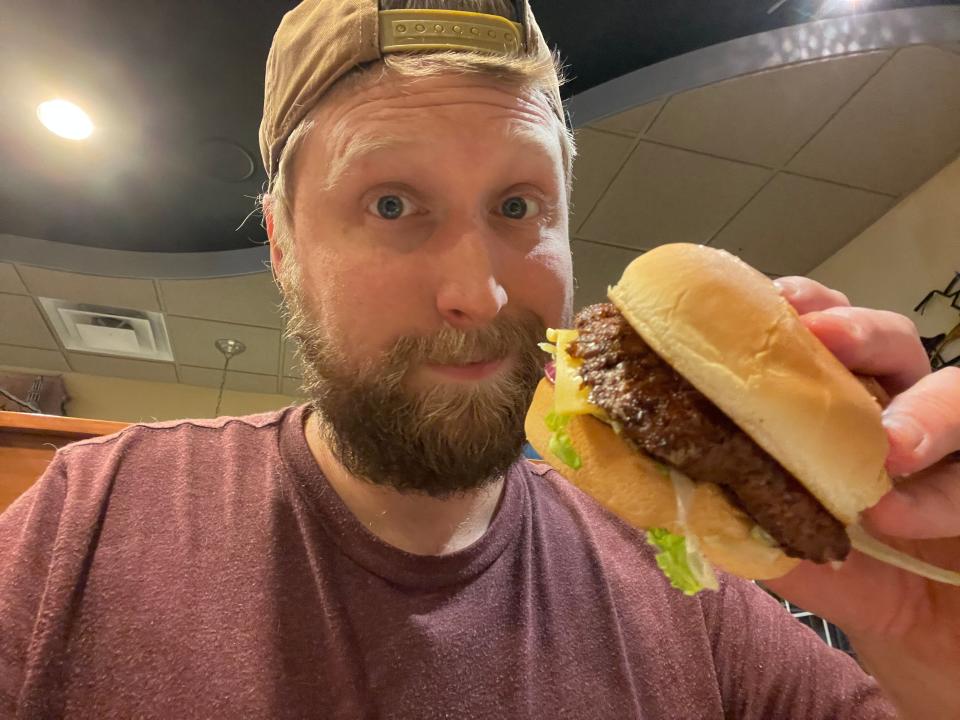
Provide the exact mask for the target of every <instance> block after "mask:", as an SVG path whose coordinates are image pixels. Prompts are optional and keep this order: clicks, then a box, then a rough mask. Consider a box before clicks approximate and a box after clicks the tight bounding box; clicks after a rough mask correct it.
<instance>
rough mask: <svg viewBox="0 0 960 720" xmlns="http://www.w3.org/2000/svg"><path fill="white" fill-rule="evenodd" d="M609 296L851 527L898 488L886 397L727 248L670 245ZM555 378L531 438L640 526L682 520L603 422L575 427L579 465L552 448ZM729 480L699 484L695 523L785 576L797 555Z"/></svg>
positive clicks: (744, 560) (742, 562) (532, 419)
mask: <svg viewBox="0 0 960 720" xmlns="http://www.w3.org/2000/svg"><path fill="white" fill-rule="evenodd" d="M608 294H609V298H610V301H611V302H612V303H613V304H614V305H615V306H616V307H617V309H618V310H619V311H620V313H621V314H622V315H623V316H624V318H625V319H626V320H627V322H629V324H630V325H631V326H632V327H633V329H634V330H636V332H637V333H638V334H639V335H640V336H641V337H642V338H643V340H644V341H645V342H646V343H647V344H648V345H649V346H650V347H651V348H652V349H653V350H654V351H655V352H656V353H657V354H658V355H659V356H660V357H661V358H662V359H663V360H664V361H666V362H667V363H668V364H669V365H671V366H672V367H673V368H674V369H675V370H676V371H677V372H679V373H680V374H681V375H682V376H683V377H684V378H685V379H686V380H687V381H688V382H689V383H690V384H691V385H693V386H694V387H695V388H696V389H697V390H699V391H700V392H701V393H702V394H703V395H705V396H706V397H707V398H708V399H709V400H710V401H712V402H713V403H714V404H715V405H716V406H717V407H718V408H719V409H720V410H721V411H723V412H724V413H725V414H726V415H727V417H729V418H730V419H731V420H733V421H734V422H735V423H736V424H737V426H739V428H740V429H741V430H742V431H743V432H745V433H746V434H747V435H748V436H750V437H751V438H752V439H753V440H754V442H755V443H757V445H759V446H760V447H761V448H762V449H763V450H764V451H766V452H767V453H768V454H769V455H770V456H772V457H773V458H774V459H775V460H777V461H778V462H779V463H780V464H781V465H782V466H783V467H784V468H785V469H786V470H787V471H788V472H790V473H791V474H792V475H793V476H794V477H795V478H796V479H797V480H798V481H799V482H800V483H801V484H802V485H804V486H805V487H806V488H807V490H809V491H810V493H811V494H812V495H813V496H814V497H815V498H816V499H817V500H818V501H819V502H820V503H821V504H822V505H823V507H824V508H825V509H826V510H827V511H828V512H829V513H830V514H831V515H833V516H834V517H835V518H837V519H838V520H839V521H840V522H841V523H843V524H844V525H851V524H853V523H855V522H856V521H857V518H858V516H859V514H860V513H861V512H862V511H863V510H865V509H866V508H868V507H870V506H871V505H873V504H874V503H876V502H877V501H878V500H879V499H880V498H881V497H882V496H883V495H884V494H885V493H886V492H887V491H888V490H889V489H890V487H891V483H890V479H889V477H888V476H887V474H886V472H885V471H884V462H885V459H886V455H887V439H886V433H885V431H884V429H883V426H882V425H881V422H880V412H881V409H880V405H879V403H878V402H877V401H876V400H875V399H874V397H873V396H871V394H870V393H869V392H868V391H867V390H866V389H865V388H864V386H863V385H862V384H861V382H860V381H859V380H858V379H857V378H856V377H855V376H854V375H853V374H852V373H851V372H850V371H849V370H847V368H846V367H844V366H843V365H842V364H841V363H840V362H839V361H838V360H837V359H836V358H835V357H834V356H833V355H832V354H831V353H830V352H829V351H828V350H827V349H826V347H825V346H824V345H823V344H822V343H820V341H819V340H818V339H817V338H816V337H815V336H814V335H813V334H812V333H811V332H810V331H809V330H808V329H807V328H806V327H805V326H804V325H803V323H802V322H801V321H800V318H799V316H798V315H797V313H796V311H795V310H794V309H793V307H792V306H791V305H790V304H789V303H788V302H787V301H786V300H784V298H783V297H782V296H781V295H780V293H779V292H778V290H777V288H776V286H775V285H774V284H773V283H772V282H771V281H770V280H769V279H768V278H767V277H766V276H764V275H763V274H762V273H759V272H757V271H756V270H754V269H753V268H751V267H749V266H748V265H747V264H745V263H744V262H742V261H741V260H739V259H738V258H735V257H734V256H732V255H730V254H729V253H726V252H724V251H722V250H717V249H715V248H709V247H705V246H702V245H688V244H674V245H664V246H660V247H658V248H656V249H654V250H652V251H650V252H648V253H645V254H644V255H642V256H640V257H638V258H637V259H635V260H634V261H633V262H631V263H630V265H629V266H628V267H627V268H626V270H625V271H624V273H623V276H622V277H621V279H620V282H618V283H617V285H615V286H614V287H612V288H610V290H609V293H608ZM552 408H553V387H552V385H551V383H550V382H549V381H546V380H544V381H542V382H541V383H540V386H539V387H538V388H537V392H536V394H535V396H534V400H533V403H532V405H531V408H530V411H529V413H528V415H527V421H526V430H527V436H528V439H529V441H530V443H531V444H532V445H533V447H534V448H535V449H536V450H537V451H538V452H539V453H540V454H541V455H542V456H543V457H544V459H545V460H547V461H548V462H550V464H552V465H553V466H554V467H555V468H557V470H558V471H559V472H560V473H561V474H562V475H564V476H565V477H567V478H569V479H570V480H571V481H572V482H573V483H574V484H575V485H577V486H578V487H580V488H581V489H582V490H584V491H585V492H587V493H588V494H590V495H592V496H593V497H594V498H595V499H597V500H598V501H599V502H600V503H601V504H602V505H603V506H604V507H606V508H607V509H609V510H610V511H612V512H613V513H615V514H616V515H618V516H619V517H621V518H622V519H624V520H625V521H626V522H628V523H630V524H631V525H634V526H636V527H640V528H655V527H663V528H666V529H668V530H670V531H671V532H677V533H679V534H684V531H683V529H682V528H680V527H679V526H678V524H677V509H676V496H675V494H674V491H673V483H672V482H671V480H670V478H669V477H668V476H667V475H665V474H664V473H663V472H661V471H660V469H659V468H658V466H657V465H656V464H655V463H654V462H653V461H652V460H650V459H649V458H647V457H645V456H644V455H643V454H642V453H641V452H639V451H638V450H636V449H635V448H633V447H632V446H630V445H628V444H627V443H626V442H624V441H623V440H621V439H620V437H619V436H618V435H617V434H616V433H615V432H614V431H613V429H612V428H611V427H610V426H608V425H606V424H605V423H603V422H601V421H600V420H597V419H596V418H594V417H591V416H588V415H577V416H574V417H573V418H572V419H571V420H570V422H569V424H568V425H567V432H568V434H569V436H570V438H571V441H572V445H573V447H575V448H576V450H577V452H578V453H579V454H580V456H581V459H582V465H581V467H580V469H578V470H573V469H571V468H570V467H568V466H567V465H565V464H563V463H562V462H561V461H560V459H559V458H557V457H556V456H555V455H553V454H552V453H551V452H550V449H549V438H550V431H549V430H548V428H547V426H546V422H545V417H546V415H547V414H548V413H549V412H550V411H551V410H552ZM755 527H756V525H755V523H754V521H753V520H752V519H751V518H749V517H748V516H747V515H746V514H745V513H743V512H742V511H741V510H739V509H738V508H736V507H735V506H734V505H733V504H732V503H731V502H730V501H729V500H727V498H726V496H725V495H724V493H723V492H722V491H721V490H720V488H719V487H717V486H716V485H713V484H711V483H697V484H696V487H695V491H694V493H693V497H692V501H691V502H690V503H689V508H688V518H687V532H691V533H693V534H695V535H696V536H697V538H698V542H699V545H700V549H701V551H702V552H703V554H704V555H705V556H706V557H707V558H708V559H709V560H710V561H712V562H713V563H715V564H716V565H718V566H719V567H721V568H722V569H724V570H726V571H728V572H732V573H734V574H736V575H739V576H741V577H746V578H754V579H764V578H774V577H779V576H781V575H783V574H785V573H786V572H788V571H789V570H790V569H791V568H792V567H793V566H794V565H795V564H796V563H797V562H798V561H797V560H795V559H793V558H789V557H787V556H786V555H784V554H783V553H782V552H781V551H780V550H779V549H777V548H774V547H771V546H770V545H769V544H768V543H767V542H764V540H762V539H761V538H760V537H758V536H757V533H756V532H754V528H755Z"/></svg>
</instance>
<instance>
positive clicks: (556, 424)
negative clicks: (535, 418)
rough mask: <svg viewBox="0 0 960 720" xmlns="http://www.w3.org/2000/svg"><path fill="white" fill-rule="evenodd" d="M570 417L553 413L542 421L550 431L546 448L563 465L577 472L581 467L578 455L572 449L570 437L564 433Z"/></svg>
mask: <svg viewBox="0 0 960 720" xmlns="http://www.w3.org/2000/svg"><path fill="white" fill-rule="evenodd" d="M571 417H572V416H570V415H559V414H557V413H555V412H550V413H548V414H547V417H546V418H544V420H545V421H546V423H547V428H548V429H549V430H550V431H551V435H550V441H549V444H548V447H549V448H550V452H552V453H553V454H554V455H556V456H557V457H558V458H560V460H561V461H562V462H563V463H564V464H565V465H567V466H569V467H571V468H573V469H574V470H579V469H580V466H581V465H582V462H581V460H580V454H579V453H578V452H577V451H576V448H574V447H573V442H572V441H571V440H570V435H569V434H567V431H566V427H567V423H569V422H570V418H571Z"/></svg>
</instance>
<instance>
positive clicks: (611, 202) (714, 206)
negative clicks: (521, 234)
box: [577, 142, 771, 248]
mask: <svg viewBox="0 0 960 720" xmlns="http://www.w3.org/2000/svg"><path fill="white" fill-rule="evenodd" d="M770 175H771V171H769V170H766V169H764V168H759V167H756V166H755V165H744V164H742V163H737V162H733V161H730V160H722V159H720V158H714V157H710V156H707V155H701V154H699V153H693V152H688V151H686V150H678V149H675V148H669V147H665V146H662V145H656V144H654V143H648V142H640V144H639V145H638V146H637V148H636V150H634V152H633V154H632V155H631V156H630V159H629V160H628V161H627V164H626V165H625V166H624V168H623V171H622V172H621V173H620V174H619V175H618V176H617V179H616V180H615V181H614V183H613V184H612V185H611V186H610V189H609V190H607V192H606V194H605V195H604V196H603V197H602V198H601V199H600V201H599V202H598V203H597V206H596V208H595V209H594V211H593V213H591V215H590V218H589V220H587V222H586V223H584V225H583V226H582V227H581V229H580V231H579V232H578V233H577V237H580V238H582V239H586V240H597V241H599V242H607V243H611V244H614V245H624V246H627V247H636V248H651V247H654V246H655V245H660V244H663V243H668V242H706V241H707V240H709V239H710V238H711V237H713V235H714V234H715V233H716V232H717V231H718V230H719V229H720V228H721V226H722V225H723V224H724V223H725V222H726V221H727V220H728V219H729V218H730V217H731V216H732V215H733V214H734V213H735V212H736V211H737V210H739V209H740V208H741V207H743V205H744V204H746V202H747V200H749V199H750V197H751V196H752V195H753V194H754V193H756V192H757V190H759V189H760V187H761V186H762V185H763V184H764V183H765V182H766V181H767V178H768V177H769V176H770Z"/></svg>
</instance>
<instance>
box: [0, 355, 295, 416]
mask: <svg viewBox="0 0 960 720" xmlns="http://www.w3.org/2000/svg"><path fill="white" fill-rule="evenodd" d="M4 369H7V370H11V371H14V372H26V373H32V374H44V375H46V374H50V373H46V372H45V373H37V372H36V371H30V370H28V369H24V368H4ZM62 376H63V380H64V384H65V385H66V388H67V392H68V393H69V394H70V397H71V400H70V401H69V402H68V403H67V414H68V415H71V416H73V417H86V418H94V419H97V420H120V421H125V422H151V421H154V420H174V419H179V418H189V417H212V416H213V413H214V409H215V408H216V406H217V388H212V387H199V386H195V385H179V384H175V383H157V382H147V381H144V380H126V379H122V378H112V377H105V376H100V375H82V374H80V373H63V374H62ZM301 402H303V400H300V399H298V398H294V397H288V396H286V395H262V394H259V393H246V392H238V391H235V390H225V391H224V393H223V402H222V404H221V406H220V414H221V415H246V414H250V413H257V412H263V411H265V410H273V409H275V408H281V407H285V406H287V405H291V404H298V403H301Z"/></svg>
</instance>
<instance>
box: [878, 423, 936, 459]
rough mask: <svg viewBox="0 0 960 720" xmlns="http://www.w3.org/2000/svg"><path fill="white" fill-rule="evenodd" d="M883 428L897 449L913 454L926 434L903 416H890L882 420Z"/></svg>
mask: <svg viewBox="0 0 960 720" xmlns="http://www.w3.org/2000/svg"><path fill="white" fill-rule="evenodd" d="M883 426H884V427H885V428H886V429H887V432H889V433H890V434H891V435H892V436H893V438H894V441H895V444H896V445H897V447H898V449H900V450H901V451H905V452H911V453H912V452H915V451H916V450H917V448H919V447H920V445H921V444H922V443H923V440H924V438H925V437H926V433H924V432H923V428H921V427H920V426H919V425H918V424H917V423H916V421H915V420H913V419H912V418H910V417H906V416H904V415H890V416H887V417H884V418H883Z"/></svg>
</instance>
